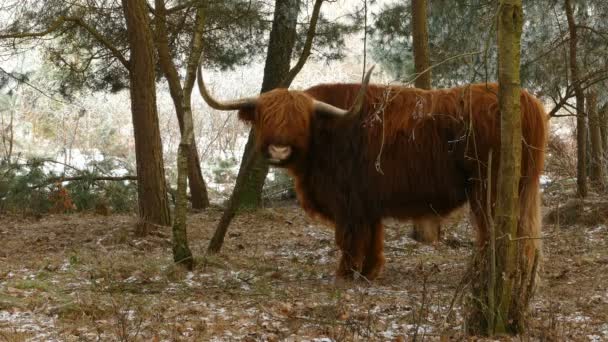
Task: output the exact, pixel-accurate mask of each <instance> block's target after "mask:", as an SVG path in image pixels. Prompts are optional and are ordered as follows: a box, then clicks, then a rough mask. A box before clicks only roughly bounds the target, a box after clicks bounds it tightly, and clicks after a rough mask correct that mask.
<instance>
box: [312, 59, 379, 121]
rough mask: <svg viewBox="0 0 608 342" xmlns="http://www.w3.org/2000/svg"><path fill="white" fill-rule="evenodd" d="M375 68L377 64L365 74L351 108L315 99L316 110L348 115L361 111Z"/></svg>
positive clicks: (336, 114) (324, 112)
mask: <svg viewBox="0 0 608 342" xmlns="http://www.w3.org/2000/svg"><path fill="white" fill-rule="evenodd" d="M374 68H375V65H373V66H372V67H371V68H369V70H368V71H367V73H366V74H365V78H364V79H363V83H361V87H360V88H359V93H357V98H356V99H355V102H354V103H353V105H352V107H350V109H349V110H344V109H341V108H338V107H335V106H332V105H330V104H328V103H325V102H321V101H317V100H315V102H314V103H315V111H317V112H319V113H323V114H327V115H334V116H348V115H350V114H355V113H359V112H360V111H361V108H362V107H363V101H365V92H366V91H367V85H368V84H369V80H370V78H371V76H372V71H373V70H374Z"/></svg>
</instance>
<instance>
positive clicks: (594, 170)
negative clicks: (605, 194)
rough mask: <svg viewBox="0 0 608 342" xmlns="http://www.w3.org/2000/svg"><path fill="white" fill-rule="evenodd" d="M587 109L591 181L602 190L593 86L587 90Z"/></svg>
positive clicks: (603, 180) (603, 173)
mask: <svg viewBox="0 0 608 342" xmlns="http://www.w3.org/2000/svg"><path fill="white" fill-rule="evenodd" d="M587 110H588V113H589V134H590V140H591V160H590V162H591V165H590V166H591V168H590V171H591V172H590V174H589V176H590V178H591V183H592V184H593V186H594V187H595V188H596V190H597V191H599V192H602V191H604V189H605V187H606V166H605V165H604V151H603V146H602V132H601V126H602V123H601V121H600V114H599V112H598V108H597V90H596V89H595V87H592V88H590V89H589V90H588V91H587Z"/></svg>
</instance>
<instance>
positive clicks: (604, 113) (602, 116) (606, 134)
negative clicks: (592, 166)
mask: <svg viewBox="0 0 608 342" xmlns="http://www.w3.org/2000/svg"><path fill="white" fill-rule="evenodd" d="M598 114H599V120H600V125H599V126H600V135H601V138H602V152H604V153H603V154H602V165H603V167H604V169H606V167H607V166H608V165H606V160H607V158H606V157H607V155H608V103H606V104H604V105H603V106H602V108H601V109H600V110H599V113H598Z"/></svg>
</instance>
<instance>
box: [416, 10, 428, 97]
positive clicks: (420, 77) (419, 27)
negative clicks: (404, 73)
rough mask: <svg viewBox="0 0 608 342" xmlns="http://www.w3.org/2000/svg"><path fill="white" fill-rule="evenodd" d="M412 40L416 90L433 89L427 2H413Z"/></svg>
mask: <svg viewBox="0 0 608 342" xmlns="http://www.w3.org/2000/svg"><path fill="white" fill-rule="evenodd" d="M412 40H413V47H414V66H415V68H416V80H415V85H416V88H422V89H431V71H430V70H428V69H429V67H430V66H431V57H430V51H429V32H428V25H427V1H426V0H412Z"/></svg>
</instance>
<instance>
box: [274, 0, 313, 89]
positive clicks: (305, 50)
mask: <svg viewBox="0 0 608 342" xmlns="http://www.w3.org/2000/svg"><path fill="white" fill-rule="evenodd" d="M321 5H323V0H315V5H314V8H313V10H312V15H311V17H310V24H309V25H308V33H307V34H306V41H305V42H304V48H303V49H302V54H301V55H300V58H299V59H298V62H297V63H296V65H294V67H293V68H292V69H291V70H289V72H288V73H287V76H285V78H284V79H283V81H282V82H281V86H284V87H287V88H289V85H291V82H293V80H294V79H295V78H296V76H297V75H298V73H299V72H300V70H302V68H303V67H304V64H306V60H307V59H308V57H309V56H310V50H311V49H312V41H313V39H314V38H315V35H316V31H317V22H318V21H319V14H320V13H321Z"/></svg>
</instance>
